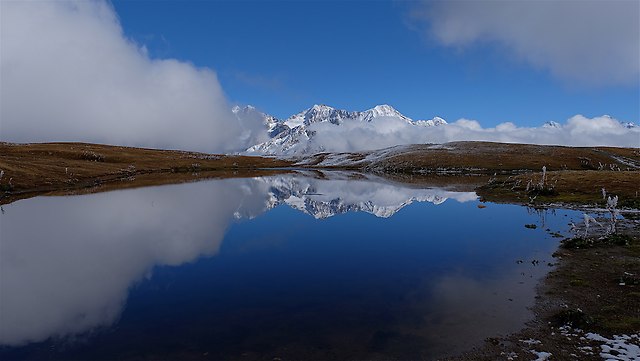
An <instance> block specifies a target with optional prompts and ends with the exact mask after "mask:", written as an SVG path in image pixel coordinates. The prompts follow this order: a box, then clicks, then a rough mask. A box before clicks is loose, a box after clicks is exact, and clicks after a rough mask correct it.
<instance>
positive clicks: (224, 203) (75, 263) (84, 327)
mask: <svg viewBox="0 0 640 361" xmlns="http://www.w3.org/2000/svg"><path fill="white" fill-rule="evenodd" d="M446 197H454V198H457V199H459V200H461V201H464V200H471V199H475V194H474V193H459V194H458V193H453V192H445V191H442V190H439V189H414V188H402V187H398V186H393V185H388V184H380V183H377V182H371V181H346V180H318V179H311V178H304V177H294V176H280V177H267V178H256V179H233V180H215V181H208V182H199V183H189V184H181V185H170V186H162V187H152V188H139V189H130V190H122V191H115V192H109V193H99V194H92V195H84V196H69V197H38V198H32V199H27V200H22V201H18V202H16V203H13V204H10V205H6V206H4V208H5V211H6V212H5V213H4V214H2V215H1V218H0V220H1V221H2V228H1V230H0V235H1V251H2V252H1V253H0V271H1V272H0V290H1V292H0V320H1V321H2V322H0V344H3V345H14V346H15V345H22V344H26V343H29V342H37V341H43V340H46V339H47V338H49V337H64V336H67V335H71V334H77V333H81V332H85V331H88V330H91V329H93V328H96V327H101V326H109V325H111V324H113V323H114V322H115V321H116V320H117V319H118V317H119V315H120V313H121V311H122V309H123V306H124V304H125V302H126V299H127V295H128V290H129V289H130V288H131V287H132V285H134V284H135V283H136V282H139V281H141V280H142V279H144V278H145V277H151V272H152V270H153V268H154V267H156V266H162V265H173V266H177V265H180V264H184V263H187V262H192V261H194V260H196V259H198V258H199V257H202V256H211V255H215V254H216V253H217V252H218V250H219V248H220V245H221V243H222V240H223V238H224V234H225V231H226V229H227V227H228V226H229V224H230V223H231V222H232V221H233V220H234V219H237V218H253V217H256V216H258V215H260V214H262V213H264V212H265V211H267V210H269V209H271V208H273V207H275V206H277V205H280V204H288V205H290V206H292V207H293V208H297V209H300V210H302V211H304V212H305V213H308V214H311V215H313V216H314V217H316V218H326V217H328V216H331V215H335V214H339V213H344V212H350V211H366V212H370V213H373V214H376V215H378V216H382V217H388V216H390V215H392V214H393V213H395V212H397V211H398V210H399V209H401V208H402V207H404V206H405V205H407V204H410V203H411V202H414V201H419V202H422V201H430V202H433V203H436V204H438V203H441V202H443V201H444V200H445V199H446ZM315 211H318V212H315ZM314 212H315V213H314Z"/></svg>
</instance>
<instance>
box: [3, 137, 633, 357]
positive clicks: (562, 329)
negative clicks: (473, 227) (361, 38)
mask: <svg viewBox="0 0 640 361" xmlns="http://www.w3.org/2000/svg"><path fill="white" fill-rule="evenodd" d="M472 145H474V146H475V144H472ZM470 149H475V148H473V147H471V148H470ZM540 149H542V150H545V149H547V148H545V147H540ZM554 149H555V148H554ZM621 149H622V150H621V152H623V153H625V152H626V153H629V152H631V153H633V154H635V152H638V151H637V150H635V149H631V150H629V149H624V148H621ZM441 151H442V150H441V149H438V152H441ZM554 151H555V150H554ZM572 151H574V149H572ZM626 153H625V154H626ZM458 155H459V154H458ZM401 156H402V157H403V158H402V162H405V163H402V162H400V163H397V164H399V166H398V167H399V169H395V168H389V164H393V162H396V161H398V159H396V158H397V157H398V155H397V154H396V155H395V156H394V157H395V158H394V157H390V158H386V159H381V160H377V162H378V166H377V167H376V164H372V163H362V164H355V165H353V164H351V165H331V166H322V165H321V164H320V162H317V163H315V164H308V162H307V163H306V164H305V161H304V160H302V161H301V160H295V159H289V160H282V159H277V158H271V157H250V156H235V155H234V156H229V155H209V154H203V153H195V152H182V151H164V150H152V149H142V148H128V147H116V146H107V145H96V144H82V143H47V144H7V143H0V170H1V171H2V173H3V176H2V177H0V192H1V193H0V205H2V204H8V203H11V202H14V201H17V200H19V199H24V198H29V197H33V196H39V195H49V196H56V195H70V194H85V193H94V192H105V191H111V190H117V189H126V188H136V187H146V186H155V185H163V184H174V183H184V182H197V181H201V180H205V179H222V178H238V177H256V176H266V175H275V174H291V173H301V172H302V173H305V174H306V173H309V174H312V175H314V176H316V177H319V178H322V177H324V176H325V174H324V173H323V172H325V171H350V172H354V174H361V175H366V174H373V175H375V176H376V177H380V178H382V179H384V180H386V181H389V182H392V183H400V184H405V185H411V186H416V187H449V188H452V189H465V190H474V191H475V192H476V193H477V194H478V196H479V197H480V201H481V202H492V203H508V204H518V205H524V206H528V207H532V208H538V209H542V208H565V209H576V210H579V211H583V212H589V213H604V212H606V211H607V210H606V208H605V203H606V202H605V201H604V197H603V194H602V192H601V190H602V189H603V188H604V189H605V190H606V194H607V195H611V196H613V195H616V196H618V197H619V198H620V206H621V209H619V211H621V212H622V213H623V214H625V219H624V220H623V221H621V222H620V225H619V229H618V234H619V235H623V236H625V237H628V238H625V239H626V240H627V241H625V242H626V243H628V244H623V245H617V244H615V243H616V242H618V241H619V240H618V241H615V240H614V241H612V242H606V241H605V242H603V241H602V239H608V238H602V237H610V236H608V235H606V234H604V233H603V232H601V231H600V232H599V233H598V231H596V232H595V233H592V234H590V235H589V237H587V238H586V239H583V240H582V241H580V242H578V241H577V240H578V239H580V238H577V237H572V238H567V239H565V240H563V241H562V242H561V244H560V246H559V248H558V250H557V251H556V252H555V254H554V256H555V257H556V258H555V261H554V264H553V266H554V268H553V269H552V270H551V271H550V272H549V274H548V275H547V276H546V277H545V278H544V279H543V280H542V281H541V282H540V284H539V285H538V287H537V296H536V303H535V306H534V308H533V311H534V318H533V319H532V320H531V321H530V322H528V323H527V324H526V326H525V327H524V328H523V329H522V330H520V331H518V332H516V333H514V334H511V335H507V336H504V337H491V338H489V339H487V341H486V342H485V343H484V345H482V346H479V347H477V348H475V349H473V350H472V351H469V352H466V353H463V354H462V355H460V356H457V357H453V358H449V359H450V360H495V359H506V360H508V359H532V358H534V357H538V359H542V360H544V359H546V358H544V357H547V358H548V357H553V358H554V359H555V358H558V357H561V358H562V357H565V358H572V357H573V358H577V357H579V358H580V359H585V360H600V359H601V358H600V353H601V351H602V350H604V349H605V347H604V346H603V345H605V346H606V345H608V344H611V345H613V344H614V343H615V342H614V341H616V339H615V337H616V336H620V335H627V336H628V339H627V341H628V342H631V343H633V342H635V344H636V345H640V335H638V336H637V338H636V336H635V335H637V334H638V333H640V196H639V192H640V171H638V170H615V171H613V170H598V169H591V168H587V169H581V168H580V167H579V166H578V165H575V164H574V166H573V169H553V168H551V167H549V168H550V169H549V171H547V170H546V167H545V171H540V170H538V168H537V167H538V165H537V163H536V164H531V163H526V164H523V163H518V164H516V165H513V166H512V168H509V169H506V168H501V169H495V168H491V166H492V165H491V163H490V162H489V163H486V164H481V165H482V169H483V172H482V173H481V174H480V175H473V176H471V175H468V174H463V175H444V174H426V173H428V172H424V169H422V168H420V169H419V168H407V167H409V165H411V166H412V167H418V165H417V163H419V162H434V160H433V155H432V154H431V153H430V151H428V150H427V151H425V150H420V151H419V152H417V153H416V154H413V155H411V154H410V155H407V154H402V155H401ZM491 156H492V155H491V153H487V154H485V155H484V156H482V155H478V154H474V155H473V158H470V159H462V160H460V159H457V160H455V162H453V163H455V164H454V166H455V167H462V166H463V165H464V164H463V163H465V162H470V161H476V162H479V161H482V160H483V159H485V158H490V157H491ZM512 156H513V157H512V158H519V157H522V154H518V153H514V154H512ZM580 156H581V155H580ZM317 157H318V155H315V156H312V157H311V158H317ZM483 157H484V158H483ZM362 159H365V158H364V157H362V158H360V160H362ZM638 159H640V156H638ZM485 160H486V159H485ZM413 161H415V162H417V163H411V162H413ZM503 161H504V159H503ZM511 161H515V160H514V159H511ZM562 161H565V163H567V164H570V161H571V159H564V160H562V159H560V160H556V162H562ZM407 162H409V163H407ZM439 162H440V163H438V167H439V168H443V167H444V168H450V166H451V164H445V163H442V162H443V161H442V160H439ZM456 162H457V163H456ZM536 162H538V160H536ZM312 163H313V162H312ZM380 164H382V166H381V165H380ZM461 164H462V165H461ZM465 164H466V163H465ZM431 166H433V165H431ZM565 166H566V164H565ZM403 167H404V168H403ZM567 168H568V167H567ZM576 168H578V169H576ZM434 169H436V170H437V169H438V168H434ZM460 169H462V168H460ZM418 170H422V171H421V172H418ZM436 173H437V172H436ZM498 173H500V175H498ZM531 184H534V185H536V186H533V187H532V186H531ZM601 223H603V224H605V223H606V220H603V221H602V222H601ZM582 231H584V230H581V232H582ZM572 240H573V241H572ZM563 244H565V245H567V244H573V246H571V247H566V246H565V247H563V246H562V245H563ZM576 244H577V245H578V247H577V248H576V247H575V245H576ZM621 283H624V285H620V284H621ZM634 332H635V333H634ZM589 335H590V336H589ZM595 335H597V336H595ZM606 340H611V342H608V341H606ZM618 341H619V340H618ZM618 341H616V342H618ZM620 342H622V341H620ZM620 342H618V343H616V345H618V346H619V345H620ZM607 347H610V348H611V346H607ZM616 352H620V351H616ZM549 355H551V356H549ZM572 355H575V356H572ZM614 356H615V355H614ZM638 357H640V356H638Z"/></svg>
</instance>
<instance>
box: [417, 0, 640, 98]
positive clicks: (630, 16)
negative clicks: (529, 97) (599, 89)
mask: <svg viewBox="0 0 640 361" xmlns="http://www.w3.org/2000/svg"><path fill="white" fill-rule="evenodd" d="M411 16H412V18H413V19H414V20H417V23H418V24H424V25H426V31H427V33H428V34H429V36H430V37H432V38H434V39H435V40H436V41H437V42H439V43H441V44H443V45H445V46H452V47H459V48H460V47H467V46H469V45H472V44H475V43H482V42H485V43H494V44H498V45H500V46H504V47H505V48H506V49H508V51H509V52H510V53H511V54H513V55H515V56H516V57H517V58H519V59H522V60H524V61H525V62H528V63H530V64H532V65H533V66H536V67H539V68H544V69H548V70H549V71H550V72H551V73H552V74H554V75H555V76H558V77H560V78H562V79H565V80H568V81H577V82H579V83H581V84H590V85H595V86H609V85H636V86H637V85H638V83H639V81H640V79H639V77H640V2H638V1H624V0H617V1H616V0H612V1H561V0H548V1H525V0H514V1H465V0H462V1H423V2H421V3H419V5H417V6H415V7H414V8H413V9H412V12H411Z"/></svg>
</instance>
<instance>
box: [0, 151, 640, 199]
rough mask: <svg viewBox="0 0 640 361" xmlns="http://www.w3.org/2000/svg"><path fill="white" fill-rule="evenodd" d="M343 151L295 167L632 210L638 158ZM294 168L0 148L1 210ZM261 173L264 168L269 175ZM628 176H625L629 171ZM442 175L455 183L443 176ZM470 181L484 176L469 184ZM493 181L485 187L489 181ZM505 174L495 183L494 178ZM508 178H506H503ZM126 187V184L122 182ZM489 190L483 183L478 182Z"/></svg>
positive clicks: (182, 155)
mask: <svg viewBox="0 0 640 361" xmlns="http://www.w3.org/2000/svg"><path fill="white" fill-rule="evenodd" d="M368 155H370V153H351V154H348V158H349V159H351V161H352V163H351V164H346V165H342V166H329V167H319V166H318V165H317V164H318V163H319V162H321V161H322V160H323V159H324V158H325V157H327V154H318V155H314V156H310V157H308V158H306V160H303V161H302V162H301V164H305V165H303V166H298V167H300V168H327V169H351V170H358V171H363V172H371V173H375V174H378V175H380V176H383V177H385V178H388V179H390V180H392V181H395V182H400V183H405V184H406V183H409V184H416V185H419V184H432V183H437V184H443V185H451V184H458V185H460V186H461V187H462V188H464V189H465V190H470V189H473V188H475V187H478V193H479V194H480V195H481V196H482V197H484V199H486V200H489V201H501V202H519V203H529V202H530V199H531V198H532V197H535V199H536V202H538V203H540V202H547V203H549V202H562V203H581V204H584V203H588V204H594V203H597V202H598V200H600V201H601V195H600V194H601V193H600V190H601V188H603V187H604V188H606V189H607V192H609V193H611V194H617V195H619V196H620V202H621V205H622V206H627V207H634V208H640V199H639V198H638V193H639V192H640V186H638V185H639V184H640V173H639V172H638V169H640V150H639V149H637V148H610V147H609V148H604V147H600V148H597V147H596V148H572V147H558V146H539V145H526V144H502V143H488V142H454V143H447V144H443V145H440V146H432V145H414V146H409V147H402V148H399V149H398V150H393V151H390V152H387V154H386V155H385V156H383V157H378V158H376V159H375V160H367V159H368V158H367V156H368ZM293 165H294V162H293V161H288V160H281V159H276V158H265V157H248V156H227V155H210V154H203V153H195V152H184V151H175V150H153V149H143V148H130V147H118V146H109V145H99V144H84V143H42V144H8V143H0V170H2V171H3V172H4V175H3V176H2V178H1V179H0V196H1V197H2V198H1V199H0V204H2V203H8V202H11V201H13V200H15V199H19V198H25V197H29V196H32V195H36V194H41V193H43V192H57V193H64V192H68V191H77V190H79V189H83V188H92V189H91V191H101V190H110V189H116V188H124V187H138V186H146V185H155V184H167V183H178V182H186V181H194V180H198V179H203V178H223V177H243V176H256V175H262V174H266V173H265V172H267V173H269V174H273V172H274V169H279V170H278V171H275V172H288V171H289V170H288V169H290V167H292V166H293ZM543 166H545V167H546V168H547V170H548V175H547V177H548V181H547V182H548V183H547V184H549V185H553V189H554V190H553V192H549V194H531V193H530V192H529V191H527V190H526V188H525V187H526V185H527V183H529V181H531V182H533V183H537V182H538V181H539V179H540V170H541V169H542V167H543ZM266 169H269V170H268V171H267V170H266ZM630 169H632V170H630ZM443 174H449V175H451V174H453V175H458V177H450V176H448V177H444V176H442V175H443ZM470 174H476V175H484V177H472V176H469V175H470ZM493 174H497V176H496V177H493V179H492V182H487V179H488V177H487V176H492V175H493ZM501 175H504V176H501ZM507 175H509V177H507ZM123 180H126V181H123ZM487 183H489V184H487Z"/></svg>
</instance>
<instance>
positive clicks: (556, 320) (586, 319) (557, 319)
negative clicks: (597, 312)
mask: <svg viewBox="0 0 640 361" xmlns="http://www.w3.org/2000/svg"><path fill="white" fill-rule="evenodd" d="M551 322H552V323H553V324H554V325H556V326H565V325H568V326H571V327H576V328H581V329H583V330H586V329H588V328H589V327H591V326H592V325H593V324H594V319H593V317H591V316H588V315H586V314H585V313H584V312H582V311H581V310H579V309H575V310H574V309H568V310H562V311H560V312H558V313H557V314H555V315H554V316H553V317H551Z"/></svg>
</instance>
